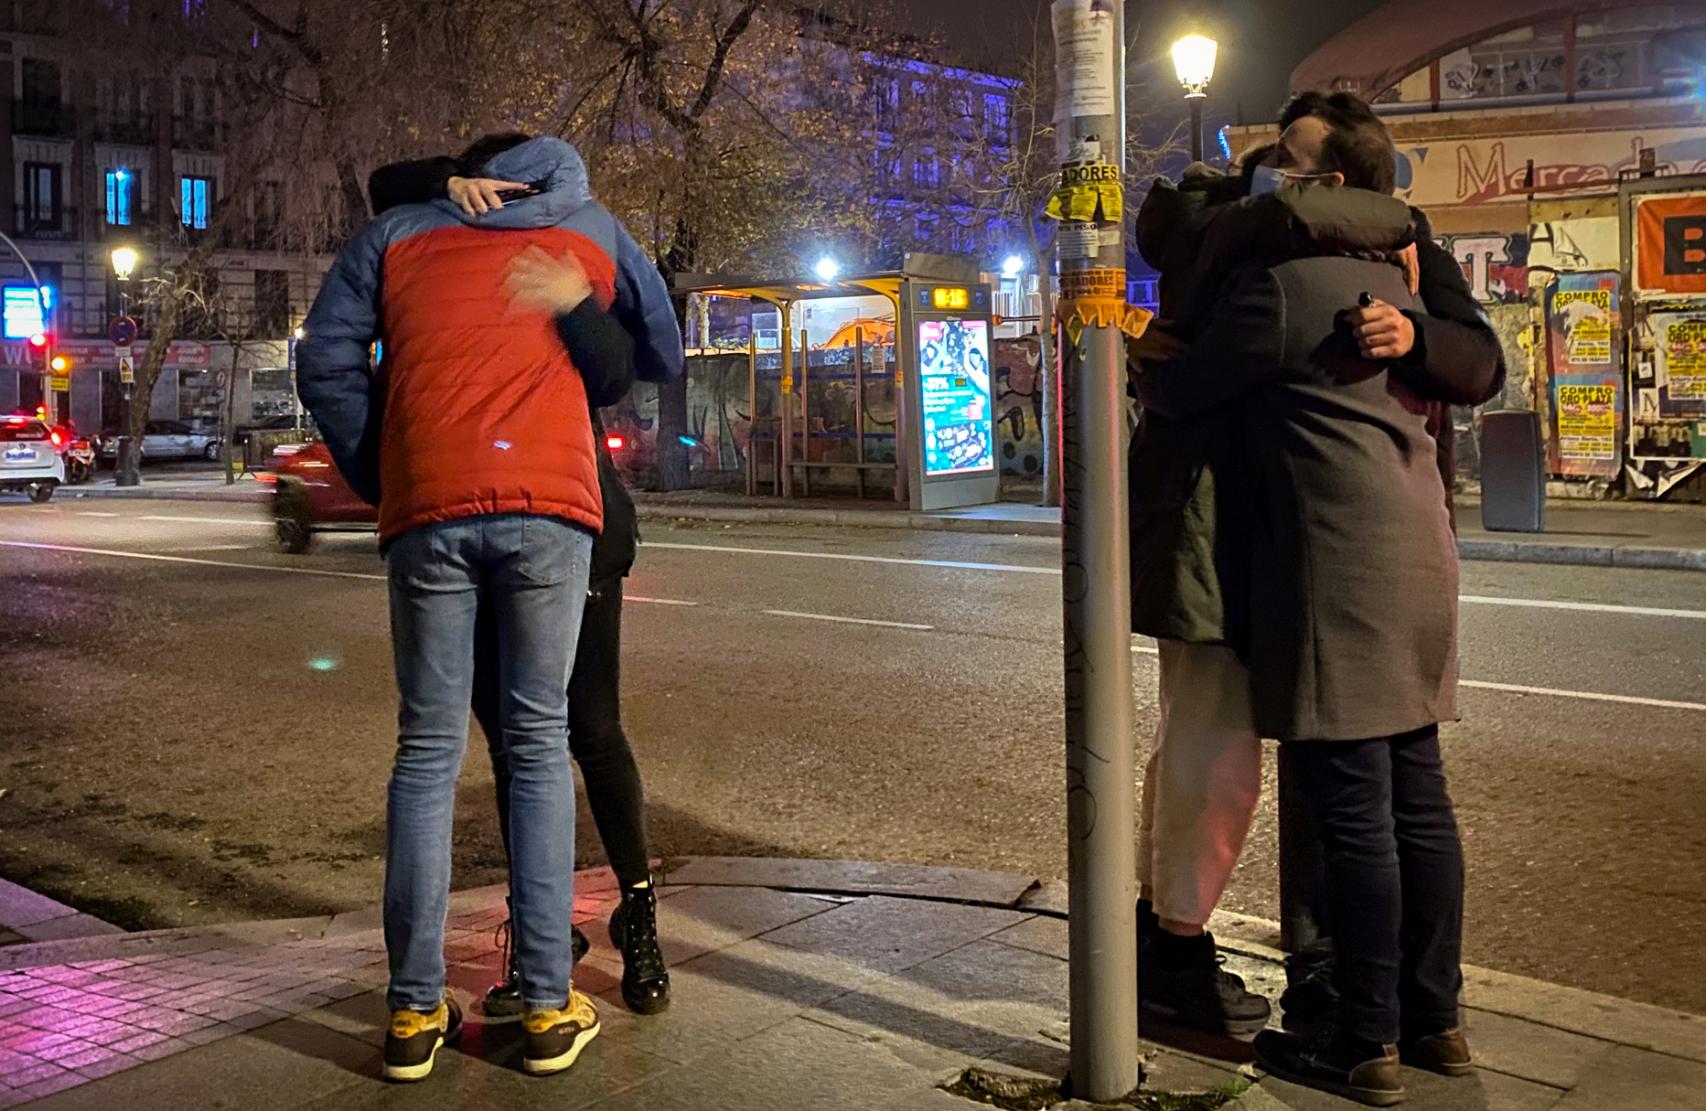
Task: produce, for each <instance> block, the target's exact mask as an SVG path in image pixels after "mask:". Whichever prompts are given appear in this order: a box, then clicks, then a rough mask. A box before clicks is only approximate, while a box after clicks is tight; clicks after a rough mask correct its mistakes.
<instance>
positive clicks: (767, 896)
mask: <svg viewBox="0 0 1706 1111" xmlns="http://www.w3.org/2000/svg"><path fill="white" fill-rule="evenodd" d="M838 905H841V904H838V903H833V902H826V901H824V900H823V899H822V898H819V897H817V896H814V895H800V894H796V893H794V892H789V891H773V890H770V889H769V888H756V889H755V888H735V887H698V888H694V889H692V890H689V891H685V892H683V893H682V894H680V895H677V896H675V897H674V898H672V899H664V900H661V901H659V903H658V939H659V942H660V943H661V945H662V946H663V954H664V959H665V960H667V961H668V962H669V963H670V964H671V965H672V966H673V965H678V964H682V963H685V962H686V961H690V960H692V959H693V958H694V957H697V956H701V955H703V954H705V953H710V952H714V951H716V950H718V949H726V948H728V947H729V946H731V945H736V944H739V943H740V942H742V941H745V940H747V939H748V938H752V937H757V936H758V935H760V934H764V933H768V932H770V931H772V930H775V929H778V928H780V927H782V926H787V925H789V924H790V923H794V922H799V921H802V920H804V919H808V918H811V917H812V916H814V915H818V914H823V913H825V912H827V911H830V910H833V909H835V908H836V907H837V906H838ZM596 921H597V922H598V927H597V933H596V934H595V935H593V936H595V937H596V938H597V939H598V940H599V941H601V942H603V941H605V940H606V939H607V936H608V934H607V925H606V924H607V923H608V916H607V915H606V916H605V917H602V918H600V919H598V920H596ZM601 947H602V946H601Z"/></svg>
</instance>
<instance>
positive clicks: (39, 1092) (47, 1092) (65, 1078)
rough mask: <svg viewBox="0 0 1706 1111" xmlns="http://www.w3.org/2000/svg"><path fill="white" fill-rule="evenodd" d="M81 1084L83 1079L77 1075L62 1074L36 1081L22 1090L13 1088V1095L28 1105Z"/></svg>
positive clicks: (72, 1073) (71, 1073) (70, 1073)
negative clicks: (20, 1097) (22, 1098)
mask: <svg viewBox="0 0 1706 1111" xmlns="http://www.w3.org/2000/svg"><path fill="white" fill-rule="evenodd" d="M82 1083H84V1080H83V1077H82V1076H80V1075H78V1074H77V1073H74V1072H62V1073H60V1074H59V1075H58V1076H50V1077H48V1078H47V1079H45V1080H38V1081H36V1082H35V1083H34V1084H27V1085H25V1086H24V1087H22V1088H14V1089H13V1094H15V1095H20V1096H23V1097H24V1102H26V1103H28V1102H30V1101H32V1100H41V1099H44V1098H46V1097H48V1096H51V1095H53V1094H54V1093H56V1092H63V1091H65V1090H67V1089H70V1088H75V1087H76V1086H77V1085H79V1084H82Z"/></svg>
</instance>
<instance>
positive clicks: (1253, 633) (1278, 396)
mask: <svg viewBox="0 0 1706 1111" xmlns="http://www.w3.org/2000/svg"><path fill="white" fill-rule="evenodd" d="M1347 128H1349V129H1352V130H1353V131H1354V132H1355V134H1354V135H1353V136H1352V138H1353V139H1354V140H1355V142H1357V143H1360V144H1362V145H1364V146H1366V147H1368V150H1367V151H1365V152H1364V153H1366V154H1367V155H1368V157H1367V158H1365V159H1362V160H1361V161H1362V162H1364V163H1366V164H1367V165H1369V166H1380V165H1381V164H1382V158H1384V165H1385V166H1387V167H1389V166H1390V165H1391V161H1392V156H1391V140H1390V138H1389V136H1387V134H1386V132H1385V130H1384V128H1383V127H1381V126H1380V124H1379V121H1378V120H1377V119H1374V118H1373V117H1372V114H1371V115H1370V116H1369V117H1368V120H1367V121H1366V123H1365V122H1359V121H1356V120H1351V121H1348V122H1347V121H1341V122H1340V123H1339V124H1338V125H1337V126H1336V128H1335V127H1334V126H1330V125H1329V124H1328V123H1327V122H1326V121H1325V120H1323V119H1321V118H1319V117H1313V116H1312V117H1308V118H1306V119H1303V120H1301V121H1299V122H1297V123H1296V124H1294V125H1293V127H1292V128H1290V129H1288V131H1287V132H1286V135H1285V136H1284V137H1283V138H1282V141H1281V147H1280V150H1279V152H1278V153H1277V154H1276V156H1275V157H1274V158H1273V159H1272V160H1271V162H1270V170H1271V173H1270V175H1269V176H1277V177H1278V178H1279V179H1281V182H1280V183H1281V184H1282V187H1284V188H1288V189H1295V188H1299V187H1300V186H1299V184H1297V183H1299V182H1302V183H1305V184H1303V185H1302V186H1301V187H1303V188H1331V187H1333V186H1334V185H1337V184H1354V185H1361V186H1364V187H1366V188H1371V189H1373V190H1375V191H1377V192H1380V191H1385V190H1383V189H1381V185H1382V183H1381V182H1380V181H1378V180H1370V181H1368V182H1363V181H1347V177H1348V175H1347V174H1346V173H1344V172H1341V171H1333V172H1322V171H1321V169H1320V167H1319V166H1318V165H1316V164H1315V163H1316V162H1317V161H1318V160H1319V158H1320V155H1321V150H1322V145H1323V140H1324V137H1325V136H1326V135H1327V134H1328V133H1330V132H1332V131H1334V130H1337V131H1338V132H1340V133H1342V132H1344V131H1345V129H1347ZM1343 140H1344V136H1343V135H1342V134H1341V136H1340V141H1341V142H1342V141H1343ZM1389 172H1390V171H1389V170H1388V171H1387V173H1389ZM1374 176H1376V177H1378V175H1374ZM1389 188H1390V186H1389V185H1388V186H1387V189H1389ZM1404 245H1405V241H1404V239H1403V238H1402V237H1398V236H1394V237H1393V239H1392V241H1391V242H1390V243H1388V244H1386V245H1385V248H1386V249H1385V250H1361V251H1356V252H1350V253H1346V252H1327V251H1325V250H1323V249H1321V248H1319V247H1314V248H1309V249H1304V250H1299V251H1297V252H1294V253H1292V254H1289V255H1287V256H1283V257H1277V258H1275V257H1269V258H1263V259H1260V260H1258V261H1255V262H1253V263H1251V264H1249V265H1246V266H1245V267H1243V268H1241V269H1240V270H1239V271H1237V272H1236V273H1235V274H1234V275H1233V276H1232V277H1231V278H1230V279H1228V281H1227V282H1226V284H1225V286H1224V287H1223V289H1222V291H1221V293H1220V295H1219V296H1217V297H1216V298H1215V300H1214V306H1215V307H1214V310H1213V314H1212V318H1211V320H1210V321H1209V325H1208V327H1207V328H1206V329H1205V330H1204V331H1203V332H1202V334H1201V336H1200V338H1198V339H1197V340H1195V341H1194V342H1192V343H1190V344H1189V345H1188V346H1187V347H1185V348H1184V350H1183V351H1182V352H1180V353H1179V354H1177V355H1176V356H1175V357H1173V358H1170V359H1167V360H1165V361H1159V362H1154V363H1150V364H1146V366H1145V368H1144V373H1143V375H1142V377H1141V379H1140V388H1141V391H1142V394H1143V399H1144V402H1145V405H1146V407H1148V408H1150V409H1152V410H1153V411H1155V412H1156V413H1158V414H1161V415H1162V416H1163V417H1166V418H1171V419H1175V420H1184V419H1190V418H1193V417H1196V416H1200V415H1202V414H1207V413H1212V412H1216V411H1227V412H1232V413H1235V414H1236V415H1237V418H1238V420H1239V422H1240V426H1241V429H1242V432H1243V441H1244V448H1245V453H1246V455H1247V458H1248V460H1249V466H1248V474H1247V482H1248V484H1249V487H1250V490H1249V498H1250V500H1249V503H1248V504H1249V507H1250V509H1249V519H1248V520H1247V521H1246V522H1244V524H1245V529H1246V533H1247V544H1248V552H1249V560H1248V564H1247V566H1248V569H1249V570H1248V574H1249V580H1248V583H1247V591H1246V596H1247V599H1248V601H1247V616H1246V621H1247V625H1248V627H1247V630H1246V636H1247V647H1246V651H1247V662H1248V665H1249V672H1250V680H1251V690H1250V695H1251V711H1252V714H1253V716H1254V720H1255V724H1256V728H1257V730H1258V731H1259V733H1260V734H1261V735H1264V736H1271V737H1277V738H1279V739H1280V740H1281V741H1282V742H1283V743H1284V744H1286V745H1287V746H1289V747H1290V748H1291V750H1292V751H1291V753H1290V755H1291V756H1292V758H1293V763H1294V764H1295V766H1296V767H1297V769H1298V773H1299V778H1300V780H1301V786H1302V788H1303V790H1302V794H1303V796H1304V798H1305V799H1306V801H1307V804H1308V807H1309V810H1310V816H1311V819H1312V823H1313V825H1314V826H1315V828H1316V829H1317V831H1318V832H1319V834H1320V839H1321V843H1322V849H1323V855H1324V857H1325V860H1326V864H1327V876H1328V883H1329V886H1330V891H1331V896H1332V907H1333V916H1332V917H1333V921H1332V923H1331V925H1332V935H1333V938H1334V944H1335V946H1336V949H1337V955H1338V959H1337V964H1336V967H1335V970H1334V982H1335V986H1336V987H1337V989H1338V994H1339V1011H1338V1015H1337V1019H1336V1021H1335V1022H1334V1023H1332V1024H1330V1025H1328V1026H1326V1027H1323V1028H1322V1029H1320V1030H1317V1031H1315V1032H1312V1033H1311V1034H1309V1035H1293V1034H1279V1033H1269V1032H1264V1033H1263V1034H1261V1035H1259V1036H1258V1038H1257V1041H1256V1048H1257V1053H1258V1057H1259V1058H1260V1060H1261V1061H1262V1063H1263V1064H1264V1065H1265V1066H1266V1067H1268V1068H1269V1069H1270V1070H1271V1071H1273V1072H1276V1073H1279V1074H1281V1075H1284V1076H1287V1077H1289V1078H1290V1079H1293V1080H1296V1081H1298V1082H1300V1083H1304V1084H1308V1085H1310V1086H1313V1087H1318V1088H1322V1089H1324V1090H1329V1091H1333V1092H1335V1093H1338V1094H1341V1095H1345V1096H1348V1097H1350V1098H1353V1099H1357V1100H1359V1101H1361V1102H1364V1103H1367V1104H1370V1105H1375V1106H1386V1105H1389V1104H1392V1103H1396V1102H1398V1101H1400V1100H1402V1099H1403V1098H1404V1089H1403V1085H1402V1083H1401V1079H1400V1073H1399V1067H1398V1066H1399V1059H1400V1053H1401V1052H1402V1055H1403V1057H1404V1059H1405V1060H1408V1061H1410V1062H1411V1063H1414V1064H1419V1065H1421V1066H1423V1067H1427V1068H1432V1069H1434V1070H1435V1071H1441V1072H1448V1073H1452V1074H1456V1072H1457V1071H1458V1070H1459V1069H1462V1068H1467V1064H1468V1054H1467V1046H1466V1044H1465V1043H1464V1042H1463V1039H1462V1035H1461V1031H1460V1029H1459V1022H1458V1008H1457V995H1458V991H1459V989H1460V987H1461V982H1462V978H1461V971H1460V967H1459V957H1460V949H1461V935H1462V905H1463V904H1462V891H1463V864H1462V849H1461V844H1460V842H1459V839H1458V834H1457V827H1456V821H1455V818H1454V816H1453V813H1452V808H1451V803H1450V798H1449V795H1448V794H1447V792H1446V788H1445V780H1444V774H1443V771H1442V768H1441V763H1440V754H1439V737H1438V729H1437V725H1438V723H1439V722H1441V721H1446V720H1450V719H1452V718H1453V717H1455V714H1456V705H1455V695H1456V679H1457V636H1456V612H1457V610H1456V607H1457V554H1456V546H1455V543H1454V540H1453V537H1452V532H1451V526H1450V520H1449V515H1448V512H1447V509H1446V501H1445V493H1444V490H1443V487H1442V483H1441V478H1440V474H1439V470H1438V466H1437V462H1436V445H1435V442H1434V440H1433V438H1432V436H1431V435H1430V434H1429V430H1428V423H1427V405H1426V403H1424V402H1423V401H1421V400H1420V399H1419V398H1417V397H1416V396H1415V394H1413V393H1412V392H1411V391H1410V390H1409V389H1408V388H1407V387H1406V386H1405V385H1404V384H1403V382H1402V381H1401V380H1400V377H1399V376H1398V375H1397V374H1396V373H1394V364H1393V363H1390V362H1385V361H1376V359H1375V358H1372V357H1370V355H1369V349H1368V347H1367V345H1365V344H1363V343H1361V342H1359V336H1358V335H1357V334H1355V333H1354V332H1353V330H1352V328H1351V327H1350V325H1349V321H1348V318H1349V317H1350V316H1351V315H1352V314H1353V313H1355V312H1356V310H1357V309H1358V307H1359V305H1361V306H1363V307H1366V306H1368V305H1370V304H1385V305H1391V306H1394V307H1396V308H1397V309H1399V310H1401V311H1408V312H1414V311H1416V309H1417V305H1416V304H1415V303H1414V302H1413V300H1412V297H1411V294H1410V292H1409V289H1408V284H1407V282H1406V280H1405V275H1404V271H1403V270H1402V268H1401V267H1400V266H1399V265H1398V264H1397V261H1396V260H1397V255H1396V252H1397V251H1398V250H1399V249H1400V248H1401V247H1403V246H1404ZM1400 1047H1402V1049H1401V1048H1400Z"/></svg>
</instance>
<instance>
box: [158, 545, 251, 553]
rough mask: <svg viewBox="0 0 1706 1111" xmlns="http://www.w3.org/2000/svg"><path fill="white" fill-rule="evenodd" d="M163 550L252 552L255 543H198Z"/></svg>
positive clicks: (161, 549)
mask: <svg viewBox="0 0 1706 1111" xmlns="http://www.w3.org/2000/svg"><path fill="white" fill-rule="evenodd" d="M158 550H159V551H162V552H252V551H256V550H257V549H256V547H255V546H254V545H253V544H198V545H196V546H195V547H193V548H160V549H158Z"/></svg>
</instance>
